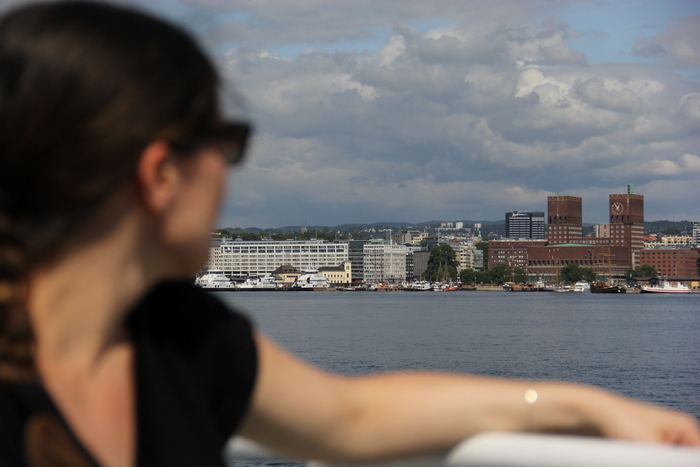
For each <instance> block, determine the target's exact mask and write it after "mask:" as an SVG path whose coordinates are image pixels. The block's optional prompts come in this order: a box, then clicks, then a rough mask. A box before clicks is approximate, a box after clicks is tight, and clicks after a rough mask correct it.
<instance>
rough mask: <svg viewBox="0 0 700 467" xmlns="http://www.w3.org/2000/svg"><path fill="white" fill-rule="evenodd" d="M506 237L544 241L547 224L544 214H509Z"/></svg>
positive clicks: (507, 216) (518, 212)
mask: <svg viewBox="0 0 700 467" xmlns="http://www.w3.org/2000/svg"><path fill="white" fill-rule="evenodd" d="M506 237H508V238H522V239H528V240H543V239H544V238H545V223H544V213H543V212H520V211H514V212H507V213H506Z"/></svg>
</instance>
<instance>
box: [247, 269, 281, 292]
mask: <svg viewBox="0 0 700 467" xmlns="http://www.w3.org/2000/svg"><path fill="white" fill-rule="evenodd" d="M277 288H278V287H277V282H275V278H274V277H273V276H272V274H270V273H268V274H265V275H264V276H261V277H256V278H255V279H246V281H245V282H243V283H242V284H240V285H239V286H238V289H239V290H246V291H261V290H268V291H269V290H277Z"/></svg>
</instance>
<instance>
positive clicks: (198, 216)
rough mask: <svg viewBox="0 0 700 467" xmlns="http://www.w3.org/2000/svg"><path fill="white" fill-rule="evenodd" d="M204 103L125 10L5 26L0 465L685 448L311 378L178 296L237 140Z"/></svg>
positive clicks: (572, 415) (576, 408)
mask: <svg viewBox="0 0 700 467" xmlns="http://www.w3.org/2000/svg"><path fill="white" fill-rule="evenodd" d="M217 85H218V81H217V76H216V73H215V71H214V69H213V68H212V66H211V64H210V63H209V62H208V60H207V59H206V58H205V57H204V55H203V54H202V52H201V51H200V50H199V48H198V47H197V46H196V45H195V44H194V42H193V41H192V40H191V39H190V38H189V37H187V36H186V35H185V34H183V33H182V32H181V31H179V30H177V29H176V28H174V27H172V26H170V25H168V24H165V23H163V22H161V21H159V20H156V19H153V18H151V17H148V16H146V15H143V14H140V13H137V12H134V11H131V10H128V9H124V8H119V7H114V6H105V5H98V4H94V3H81V2H66V3H50V4H41V5H33V6H29V7H26V8H21V9H18V10H15V11H13V12H10V13H9V14H8V15H6V16H5V17H4V18H3V19H2V21H1V22H0V381H1V383H0V464H1V465H3V466H5V465H10V466H16V465H51V466H57V465H102V466H110V467H111V466H132V465H168V466H175V465H197V466H205V465H222V461H221V458H220V453H221V449H222V446H223V445H224V443H225V441H226V440H227V439H228V437H229V436H231V435H232V434H233V433H234V432H238V433H240V434H242V435H244V436H247V437H249V438H251V439H254V440H257V441H259V442H261V443H263V444H266V445H268V446H270V447H272V448H274V449H276V450H278V451H280V452H283V453H286V454H288V455H290V456H298V457H301V458H316V459H323V460H328V461H339V462H366V461H376V460H385V459H394V458H400V457H405V456H410V455H416V454H421V453H428V452H434V451H437V450H442V449H446V448H449V447H450V446H452V445H454V444H455V443H456V442H458V441H459V440H461V439H463V438H465V437H468V436H470V435H472V434H474V433H478V432H482V431H488V430H506V431H526V430H533V431H560V432H578V433H589V434H598V435H602V436H608V437H614V438H620V439H630V440H643V441H652V442H662V443H675V444H685V445H700V433H699V431H698V427H697V423H696V421H695V419H694V418H693V417H690V416H688V415H685V414H680V413H676V412H672V411H668V410H665V409H661V408H657V407H653V406H648V405H645V404H641V403H638V402H635V401H631V400H627V399H624V398H621V397H618V396H615V395H612V394H609V393H607V392H604V391H601V390H598V389H594V388H590V387H584V386H578V385H570V384H562V383H551V382H537V383H535V382H526V381H506V380H500V379H488V378H478V377H472V376H460V375H449V374H420V373H413V374H407V373H404V374H390V375H378V376H368V377H358V378H345V377H340V376H336V375H331V374H327V373H324V372H321V371H319V370H317V369H315V368H312V367H310V366H308V365H306V364H304V363H303V362H300V361H298V360H296V359H295V358H294V357H292V356H290V355H289V354H288V353H286V352H285V351H283V350H281V349H280V348H278V347H277V346H276V345H275V344H274V343H272V342H270V341H269V340H268V339H267V338H266V337H264V336H263V335H261V334H258V333H254V332H253V331H252V330H251V328H250V325H249V324H248V322H247V320H246V319H244V318H242V317H241V316H239V315H238V314H236V313H232V312H230V311H228V310H226V309H225V308H224V307H223V306H222V305H221V304H220V303H218V302H217V301H216V300H215V299H213V298H211V297H210V296H207V295H206V294H204V293H202V292H200V291H198V290H196V289H194V288H193V287H191V286H190V285H188V284H187V283H185V282H181V281H182V280H185V279H187V278H188V277H191V276H192V275H193V273H194V272H195V271H197V270H198V269H199V268H201V267H202V265H203V264H204V262H205V260H206V255H207V249H208V240H209V234H210V231H211V229H212V228H213V226H214V222H215V216H216V211H217V207H218V206H219V204H220V201H221V196H222V189H223V184H224V181H223V178H224V175H223V174H224V173H225V169H226V164H227V163H228V164H232V163H235V162H237V161H239V160H240V158H241V156H242V154H243V150H244V146H245V142H246V138H247V135H248V126H247V125H246V124H244V123H240V122H225V121H223V120H222V118H221V114H220V112H219V108H218V104H217V100H216V95H217ZM179 281H180V282H179Z"/></svg>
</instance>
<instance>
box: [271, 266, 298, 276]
mask: <svg viewBox="0 0 700 467" xmlns="http://www.w3.org/2000/svg"><path fill="white" fill-rule="evenodd" d="M272 274H300V272H299V270H298V269H297V268H295V267H294V266H291V265H289V264H283V265H282V266H280V267H278V268H277V269H275V270H274V271H272Z"/></svg>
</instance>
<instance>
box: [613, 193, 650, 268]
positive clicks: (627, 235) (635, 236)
mask: <svg viewBox="0 0 700 467" xmlns="http://www.w3.org/2000/svg"><path fill="white" fill-rule="evenodd" d="M610 246H622V247H626V248H629V249H630V255H631V257H630V261H631V263H632V267H633V268H636V267H638V266H639V252H640V251H641V250H642V249H643V248H644V196H642V195H637V194H635V193H634V186H632V185H627V193H624V194H616V195H610Z"/></svg>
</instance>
